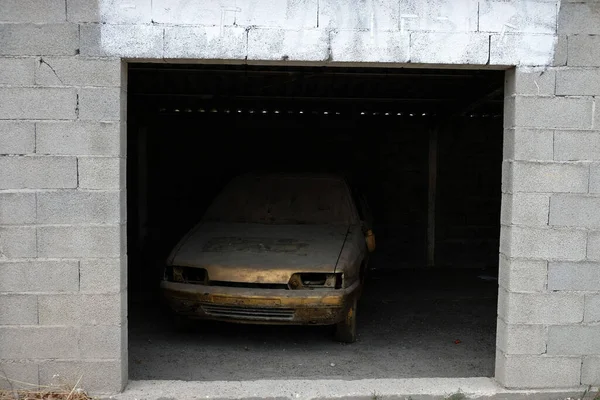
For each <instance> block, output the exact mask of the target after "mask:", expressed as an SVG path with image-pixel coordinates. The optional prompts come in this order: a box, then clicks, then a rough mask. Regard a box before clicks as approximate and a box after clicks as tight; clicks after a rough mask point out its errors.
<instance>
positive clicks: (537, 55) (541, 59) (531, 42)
mask: <svg viewBox="0 0 600 400" xmlns="http://www.w3.org/2000/svg"><path fill="white" fill-rule="evenodd" d="M555 45H556V36H555V35H539V34H521V33H504V34H502V33H500V34H492V35H490V42H489V48H490V56H489V63H490V64H491V65H517V66H546V65H550V64H552V61H553V58H554V47H555Z"/></svg>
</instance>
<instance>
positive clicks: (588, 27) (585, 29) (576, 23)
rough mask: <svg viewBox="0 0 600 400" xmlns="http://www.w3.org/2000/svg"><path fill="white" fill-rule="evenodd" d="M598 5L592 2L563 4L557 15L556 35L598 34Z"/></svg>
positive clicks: (599, 22) (599, 32)
mask: <svg viewBox="0 0 600 400" xmlns="http://www.w3.org/2000/svg"><path fill="white" fill-rule="evenodd" d="M599 15H600V4H598V3H597V2H594V1H590V2H587V3H585V2H581V3H570V2H563V3H562V4H561V6H560V12H559V14H558V33H561V34H569V35H570V34H600V17H598V16H599Z"/></svg>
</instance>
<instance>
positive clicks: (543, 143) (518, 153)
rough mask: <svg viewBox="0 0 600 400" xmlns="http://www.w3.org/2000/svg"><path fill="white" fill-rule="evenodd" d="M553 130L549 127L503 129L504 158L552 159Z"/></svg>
mask: <svg viewBox="0 0 600 400" xmlns="http://www.w3.org/2000/svg"><path fill="white" fill-rule="evenodd" d="M553 138H554V131H553V130H550V129H529V128H509V129H505V130H504V142H503V143H504V149H503V154H504V159H505V160H528V161H537V160H540V161H543V160H552V159H553V154H554V143H553Z"/></svg>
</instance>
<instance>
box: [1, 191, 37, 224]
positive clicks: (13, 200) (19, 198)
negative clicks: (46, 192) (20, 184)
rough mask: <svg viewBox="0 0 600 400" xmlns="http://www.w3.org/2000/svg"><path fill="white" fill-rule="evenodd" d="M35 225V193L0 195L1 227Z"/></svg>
mask: <svg viewBox="0 0 600 400" xmlns="http://www.w3.org/2000/svg"><path fill="white" fill-rule="evenodd" d="M33 223H35V193H0V225H26V224H33Z"/></svg>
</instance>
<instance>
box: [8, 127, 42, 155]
mask: <svg viewBox="0 0 600 400" xmlns="http://www.w3.org/2000/svg"><path fill="white" fill-rule="evenodd" d="M34 150H35V124H34V123H33V122H23V121H0V154H29V153H33V152H34Z"/></svg>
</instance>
